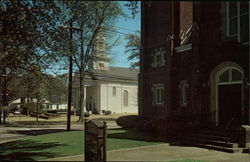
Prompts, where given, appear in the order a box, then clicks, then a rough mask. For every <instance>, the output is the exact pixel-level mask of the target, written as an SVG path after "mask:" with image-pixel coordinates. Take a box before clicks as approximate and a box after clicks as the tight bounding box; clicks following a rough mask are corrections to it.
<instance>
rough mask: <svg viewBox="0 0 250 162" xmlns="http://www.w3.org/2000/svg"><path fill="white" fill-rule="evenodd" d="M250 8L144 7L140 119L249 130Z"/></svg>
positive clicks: (184, 4)
mask: <svg viewBox="0 0 250 162" xmlns="http://www.w3.org/2000/svg"><path fill="white" fill-rule="evenodd" d="M249 6H250V5H249V2H181V1H179V2H171V1H168V2H163V1H161V2H142V18H141V19H142V25H141V30H142V51H141V64H140V67H141V68H140V74H139V85H140V86H139V87H140V88H139V99H140V103H139V106H140V108H139V114H140V116H142V117H150V118H154V119H164V118H168V117H173V116H175V115H179V120H182V119H181V118H182V115H183V116H185V114H186V115H187V116H190V121H191V120H193V119H194V118H195V119H194V120H198V122H199V123H207V124H208V123H209V124H210V125H212V126H214V127H219V128H221V129H227V128H228V127H233V128H236V127H239V126H241V125H249V109H250V108H249V62H250V60H249V18H250V16H249ZM180 114H181V115H180ZM191 118H192V119H191ZM163 124H168V123H163ZM246 129H248V128H246Z"/></svg>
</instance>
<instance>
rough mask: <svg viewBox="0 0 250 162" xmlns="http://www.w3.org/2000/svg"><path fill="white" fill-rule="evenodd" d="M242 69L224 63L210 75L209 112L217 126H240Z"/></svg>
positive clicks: (229, 63)
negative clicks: (230, 124) (231, 124)
mask: <svg viewBox="0 0 250 162" xmlns="http://www.w3.org/2000/svg"><path fill="white" fill-rule="evenodd" d="M243 74H244V72H243V69H242V68H241V67H240V66H239V65H238V64H236V63H233V62H225V63H222V64H220V65H218V66H217V67H216V68H215V69H214V70H213V71H212V73H211V76H210V79H211V112H214V118H213V119H212V120H213V121H214V122H215V124H216V125H217V126H221V127H226V126H227V125H228V124H229V123H233V124H241V121H242V112H243V78H244V76H243Z"/></svg>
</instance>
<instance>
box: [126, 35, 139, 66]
mask: <svg viewBox="0 0 250 162" xmlns="http://www.w3.org/2000/svg"><path fill="white" fill-rule="evenodd" d="M126 39H127V44H126V46H125V49H126V50H125V53H128V54H129V56H128V60H129V61H132V63H131V64H130V67H131V68H139V67H140V61H139V59H140V49H141V33H140V31H137V32H136V33H134V34H128V35H127V36H126Z"/></svg>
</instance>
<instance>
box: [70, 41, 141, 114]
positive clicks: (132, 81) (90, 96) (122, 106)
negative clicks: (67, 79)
mask: <svg viewBox="0 0 250 162" xmlns="http://www.w3.org/2000/svg"><path fill="white" fill-rule="evenodd" d="M104 42H105V40H104V38H103V37H101V38H100V37H99V38H97V41H96V45H95V47H94V48H95V49H94V50H93V51H94V53H93V56H94V58H95V59H93V60H92V61H91V62H90V63H89V66H90V67H91V68H89V69H90V70H89V71H91V73H92V77H90V75H88V74H89V73H88V72H85V74H84V76H85V77H84V100H83V104H84V105H83V107H84V111H91V112H92V113H93V112H96V113H97V114H100V113H101V112H102V110H105V111H106V110H110V111H111V113H138V70H137V69H130V68H122V67H110V66H109V60H110V59H109V58H108V57H107V55H106V52H105V43H104ZM93 76H94V77H93ZM79 85H80V84H79V74H77V73H74V75H73V89H72V99H73V105H74V107H75V108H79V97H80V93H79Z"/></svg>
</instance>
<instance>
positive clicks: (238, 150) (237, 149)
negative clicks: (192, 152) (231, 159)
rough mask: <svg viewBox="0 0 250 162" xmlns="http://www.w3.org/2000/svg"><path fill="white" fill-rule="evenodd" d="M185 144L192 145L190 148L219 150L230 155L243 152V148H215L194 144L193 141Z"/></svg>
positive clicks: (209, 145) (213, 146) (208, 145)
mask: <svg viewBox="0 0 250 162" xmlns="http://www.w3.org/2000/svg"><path fill="white" fill-rule="evenodd" d="M184 143H185V144H187V145H190V146H196V147H201V148H206V149H211V150H217V151H223V152H229V153H236V152H242V151H243V149H242V148H228V147H222V146H215V145H211V144H201V143H196V142H192V141H185V142H184Z"/></svg>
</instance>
